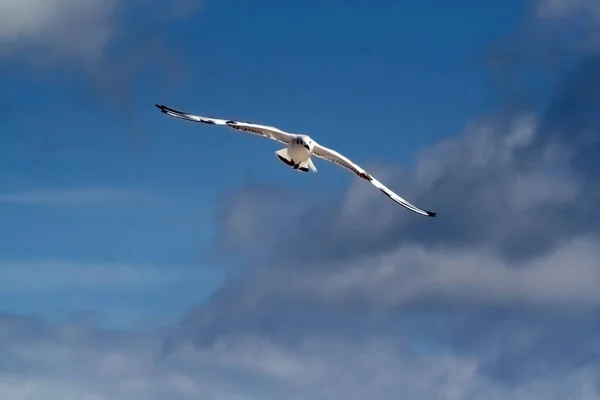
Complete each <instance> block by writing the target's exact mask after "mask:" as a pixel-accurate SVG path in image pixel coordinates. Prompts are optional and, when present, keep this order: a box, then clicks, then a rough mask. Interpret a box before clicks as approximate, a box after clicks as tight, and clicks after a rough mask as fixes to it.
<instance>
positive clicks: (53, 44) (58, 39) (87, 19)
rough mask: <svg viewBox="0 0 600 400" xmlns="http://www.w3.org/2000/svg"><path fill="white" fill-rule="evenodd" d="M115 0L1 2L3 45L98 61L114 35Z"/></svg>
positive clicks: (1, 39) (0, 23) (8, 48)
mask: <svg viewBox="0 0 600 400" xmlns="http://www.w3.org/2000/svg"><path fill="white" fill-rule="evenodd" d="M117 4H118V3H117V1H116V0H87V1H71V0H1V1H0V44H2V47H3V48H4V49H5V50H10V49H14V48H20V47H22V46H25V47H30V46H31V47H33V49H34V50H36V51H39V50H41V49H49V50H51V52H53V53H58V54H59V55H62V56H68V57H76V58H83V59H84V60H87V61H91V62H93V61H95V60H97V59H98V58H99V57H100V56H101V55H102V53H103V51H104V49H105V47H106V45H107V43H108V42H109V40H110V39H111V38H112V36H113V34H114V26H113V24H114V21H113V16H114V14H115V12H116V9H117Z"/></svg>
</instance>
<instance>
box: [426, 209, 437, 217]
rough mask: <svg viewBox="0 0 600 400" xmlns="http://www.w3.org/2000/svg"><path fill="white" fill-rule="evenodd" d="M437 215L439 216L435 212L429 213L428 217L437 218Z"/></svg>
mask: <svg viewBox="0 0 600 400" xmlns="http://www.w3.org/2000/svg"><path fill="white" fill-rule="evenodd" d="M436 215H437V213H436V212H433V211H427V216H428V217H432V218H435V216H436Z"/></svg>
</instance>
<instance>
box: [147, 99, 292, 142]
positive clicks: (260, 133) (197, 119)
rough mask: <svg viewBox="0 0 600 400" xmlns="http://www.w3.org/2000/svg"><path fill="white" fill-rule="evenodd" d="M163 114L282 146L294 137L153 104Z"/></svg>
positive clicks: (272, 128) (263, 128)
mask: <svg viewBox="0 0 600 400" xmlns="http://www.w3.org/2000/svg"><path fill="white" fill-rule="evenodd" d="M155 105H156V107H158V108H159V109H160V110H161V111H162V112H163V113H165V114H167V115H170V116H172V117H175V118H181V119H185V120H188V121H193V122H203V123H205V124H211V125H226V126H228V127H230V128H232V129H235V130H238V131H243V132H248V133H252V134H254V135H257V136H262V137H266V138H269V139H273V140H276V141H278V142H280V143H283V144H288V143H289V142H290V140H291V139H292V138H293V137H294V135H292V134H290V133H287V132H284V131H282V130H280V129H277V128H275V127H273V126H266V125H258V124H253V123H250V122H243V121H235V120H228V119H218V118H210V117H201V116H199V115H193V114H190V113H187V112H184V111H178V110H174V109H172V108H170V107H167V106H163V105H158V104H155Z"/></svg>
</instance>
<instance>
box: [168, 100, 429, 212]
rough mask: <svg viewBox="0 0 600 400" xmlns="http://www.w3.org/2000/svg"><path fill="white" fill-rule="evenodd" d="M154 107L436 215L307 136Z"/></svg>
mask: <svg viewBox="0 0 600 400" xmlns="http://www.w3.org/2000/svg"><path fill="white" fill-rule="evenodd" d="M156 107H158V108H159V109H160V110H161V111H162V112H163V113H165V114H167V115H170V116H172V117H175V118H181V119H185V120H188V121H194V122H202V123H205V124H211V125H225V126H228V127H230V128H232V129H235V130H238V131H243V132H248V133H252V134H254V135H257V136H262V137H266V138H269V139H272V140H275V141H277V142H280V143H282V144H285V145H286V147H284V148H283V149H281V150H277V151H276V152H275V154H276V155H277V157H278V158H279V160H281V162H283V163H284V164H286V165H289V166H290V167H292V168H293V169H294V170H297V171H302V172H310V171H312V172H317V168H315V165H314V164H313V162H312V157H313V156H314V157H318V158H320V159H323V160H326V161H329V162H332V163H334V164H336V165H338V166H340V167H342V168H345V169H347V170H349V171H351V172H353V173H354V174H356V175H357V176H358V177H360V178H362V179H364V180H366V181H368V182H370V183H371V184H373V186H375V187H376V188H377V189H379V190H380V191H381V192H382V193H383V194H385V195H386V196H387V197H389V198H390V199H392V200H393V201H395V202H396V203H398V204H400V205H401V206H403V207H406V208H408V209H409V210H411V211H413V212H416V213H418V214H421V215H425V216H428V217H435V216H436V215H437V213H435V212H432V211H427V210H424V209H422V208H418V207H416V206H415V205H413V204H411V203H409V202H408V201H406V200H404V199H403V198H402V197H400V196H398V195H397V194H396V193H394V192H392V191H391V190H390V189H389V188H387V187H386V186H385V185H383V184H382V183H381V182H379V181H378V180H377V179H375V178H374V177H373V176H372V175H371V174H369V173H368V172H367V171H365V170H364V169H363V168H361V167H360V166H359V165H357V164H356V163H354V162H352V161H351V160H350V159H348V158H347V157H344V156H343V155H341V154H340V153H338V152H337V151H335V150H332V149H330V148H327V147H325V146H322V145H320V144H319V143H317V142H315V141H314V140H313V139H312V138H311V137H310V136H308V135H300V134H293V133H288V132H284V131H282V130H280V129H278V128H275V127H273V126H266V125H259V124H254V123H251V122H243V121H234V120H226V119H219V118H210V117H201V116H199V115H193V114H190V113H187V112H183V111H178V110H175V109H172V108H169V107H166V106H163V105H161V106H159V105H158V104H157V105H156Z"/></svg>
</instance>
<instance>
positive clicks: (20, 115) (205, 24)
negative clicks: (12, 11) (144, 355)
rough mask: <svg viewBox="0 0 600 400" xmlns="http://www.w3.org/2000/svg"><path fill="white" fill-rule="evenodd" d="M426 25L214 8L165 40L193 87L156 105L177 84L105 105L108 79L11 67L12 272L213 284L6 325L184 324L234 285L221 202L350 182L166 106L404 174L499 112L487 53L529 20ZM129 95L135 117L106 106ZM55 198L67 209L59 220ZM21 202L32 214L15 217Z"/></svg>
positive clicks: (32, 300)
mask: <svg viewBox="0 0 600 400" xmlns="http://www.w3.org/2000/svg"><path fill="white" fill-rule="evenodd" d="M432 7H433V4H432V3H429V4H428V3H420V4H416V3H415V4H413V5H410V6H409V7H406V6H405V5H401V4H398V3H395V2H387V1H382V2H379V3H377V4H371V5H369V4H367V3H366V2H329V3H320V2H303V3H299V4H295V5H293V4H289V5H278V4H277V3H275V2H270V1H264V2H255V3H253V4H252V5H249V4H245V3H243V2H239V1H238V2H236V1H229V2H219V3H207V4H206V5H205V6H204V7H203V9H202V11H200V12H198V13H196V14H193V15H192V16H190V17H189V19H188V20H185V21H174V22H172V23H171V25H170V26H169V27H168V29H167V30H166V31H165V35H164V37H163V38H162V40H163V41H164V46H165V47H169V48H170V47H171V46H173V47H174V48H175V49H176V50H175V51H176V52H177V56H178V58H179V60H178V61H179V62H180V63H181V64H182V65H184V66H185V72H186V73H185V78H182V79H181V80H182V81H183V82H182V83H179V84H175V86H176V87H175V88H172V89H170V90H168V91H164V90H161V86H162V85H163V84H165V83H169V82H164V81H165V80H170V79H172V78H171V77H170V76H169V75H170V74H171V72H170V71H167V76H165V74H164V71H160V70H158V71H157V68H154V67H153V66H152V65H142V66H140V67H138V69H137V70H136V71H135V72H134V73H132V74H131V76H129V77H128V79H127V80H126V81H125V82H124V86H122V87H118V88H116V89H114V90H115V92H116V93H115V94H114V95H112V94H110V95H109V99H107V96H105V95H104V94H103V93H101V92H100V89H98V88H94V86H95V85H94V84H91V83H90V80H91V79H97V77H95V76H93V77H91V78H90V76H89V75H86V71H85V70H83V71H82V70H78V69H76V67H74V66H72V65H65V64H61V63H58V64H52V65H50V66H48V67H44V68H43V70H41V71H37V72H35V73H34V72H31V71H30V70H28V69H26V68H25V69H24V68H23V65H22V62H17V61H15V62H13V63H11V62H7V63H6V66H5V67H4V68H3V73H2V78H1V79H2V87H3V88H4V91H7V92H8V98H7V96H6V95H5V102H6V103H7V104H6V105H5V107H4V109H5V115H3V121H4V122H3V124H4V126H5V128H4V129H3V134H2V144H3V145H2V149H1V150H0V151H2V154H1V162H2V171H4V172H3V174H2V175H3V176H2V178H3V179H2V182H3V183H2V192H3V193H4V194H5V196H8V198H6V199H5V201H3V204H2V210H3V211H2V213H3V220H4V221H5V223H3V224H2V228H0V238H1V239H2V240H1V241H0V242H1V243H2V245H1V246H2V248H1V250H2V251H1V253H2V254H3V258H4V259H5V260H6V262H8V263H10V262H13V261H23V262H24V261H36V262H39V261H44V260H48V259H50V260H69V261H72V262H81V263H83V264H87V263H119V264H126V265H130V264H137V263H145V264H151V265H156V266H158V267H160V268H164V270H165V271H164V273H165V275H167V276H169V275H177V274H184V272H179V269H178V268H185V270H186V271H187V269H191V270H192V271H194V274H198V276H199V277H200V278H199V279H201V280H203V281H204V279H202V276H203V275H204V274H206V277H207V278H206V282H204V283H203V284H200V287H199V288H198V287H197V286H192V287H188V288H185V289H184V290H185V291H187V292H189V294H188V295H186V296H176V297H174V296H173V295H172V290H173V289H172V288H169V287H165V288H161V291H160V293H156V292H153V293H151V294H148V295H149V297H151V298H152V300H149V299H145V300H144V301H142V302H139V301H137V300H136V297H137V295H127V294H120V295H118V296H117V299H120V300H116V299H115V294H114V293H112V292H111V290H110V289H106V290H103V292H104V293H103V294H93V293H89V294H86V293H85V292H84V293H80V292H79V291H78V292H74V293H70V292H63V293H60V294H58V296H54V295H53V296H52V297H51V299H50V300H48V299H47V298H45V297H46V294H44V293H42V294H41V296H39V297H38V296H33V297H32V296H31V294H29V293H27V294H26V295H25V299H23V298H21V297H18V296H17V295H12V294H11V295H9V296H10V297H9V298H7V299H4V301H2V302H1V303H2V307H3V309H4V310H6V311H15V310H18V311H20V312H32V311H33V312H40V313H42V315H44V316H47V315H52V316H58V315H61V314H62V315H63V316H64V315H65V314H68V313H69V312H73V311H78V310H77V309H75V308H79V307H81V306H85V305H86V304H89V305H88V307H91V308H93V310H94V311H98V312H100V313H108V314H111V313H113V312H115V309H119V310H123V309H126V310H128V312H130V313H132V314H134V315H136V314H140V313H141V314H146V313H149V312H152V311H151V310H152V308H153V307H148V303H147V302H148V301H151V303H152V304H161V305H160V306H158V305H157V306H156V307H157V309H156V312H158V313H172V312H181V311H182V309H184V308H185V307H187V306H189V303H190V302H195V301H199V300H201V299H202V298H203V297H204V296H205V295H206V293H207V292H208V291H211V290H213V289H214V287H215V285H216V284H218V282H219V280H220V279H221V278H222V276H224V275H225V274H226V272H224V270H225V271H226V269H225V268H222V266H219V265H211V264H209V262H208V261H204V260H203V258H204V257H203V255H204V254H205V252H206V249H207V248H210V246H211V243H212V242H211V241H212V239H213V236H214V235H213V232H214V231H215V212H216V209H217V203H218V202H219V198H220V194H221V193H223V192H225V191H227V190H228V189H230V188H232V187H237V186H239V185H241V184H242V182H244V180H246V179H253V180H257V181H259V182H283V181H285V182H286V184H288V185H292V186H295V185H300V186H302V187H304V188H306V189H305V190H310V191H314V190H315V189H316V188H318V189H317V190H318V191H325V192H327V191H328V190H330V189H328V185H329V184H333V186H334V187H335V189H331V190H338V189H339V188H340V187H341V186H340V185H342V184H343V185H346V184H347V183H348V182H349V181H350V180H351V179H352V177H351V176H350V175H347V174H346V172H345V171H337V170H336V169H335V168H333V167H331V166H329V165H323V166H322V167H321V168H320V172H321V173H320V174H318V175H317V176H311V177H306V176H301V177H298V176H296V174H291V173H290V172H289V171H288V170H286V168H284V167H283V166H282V165H279V163H278V161H277V160H276V159H275V158H274V157H273V156H272V154H271V153H272V152H273V151H275V150H277V148H276V145H275V146H274V145H273V143H263V142H261V141H255V140H253V139H252V138H249V137H245V136H243V135H238V134H236V133H232V132H229V131H227V130H223V129H219V128H213V127H205V126H195V125H193V124H186V123H181V122H180V121H176V120H171V119H168V118H165V117H164V116H163V115H162V114H160V113H158V112H157V110H156V109H155V108H154V106H153V105H154V103H161V104H167V105H173V106H174V107H178V108H182V109H184V110H189V111H193V112H196V113H200V114H205V115H209V116H216V117H226V118H240V119H245V120H253V121H257V122H263V123H268V124H272V125H276V126H279V127H281V128H282V129H287V130H291V131H298V132H306V133H308V134H311V135H313V136H314V137H315V138H318V139H319V140H321V141H322V142H323V143H326V144H330V145H331V146H337V148H338V149H340V151H343V152H345V153H346V154H348V155H349V156H350V157H352V158H354V159H355V160H357V162H361V163H365V165H369V164H374V163H389V164H394V165H410V164H411V163H412V161H413V158H412V157H413V155H414V153H415V152H416V151H417V150H418V149H419V148H421V147H423V146H425V145H427V144H431V143H432V142H435V141H437V140H439V139H440V138H441V137H444V136H448V135H453V134H455V133H456V132H458V131H460V130H461V129H462V128H463V127H464V126H465V124H466V122H467V121H468V120H469V118H470V117H471V116H473V115H479V114H481V113H482V112H483V111H485V110H486V109H488V108H489V107H490V104H491V103H492V102H493V98H492V96H490V93H489V91H487V90H486V88H487V86H488V77H487V76H486V73H485V71H484V70H483V68H482V66H483V63H482V61H481V60H480V58H481V52H482V49H483V48H484V47H485V46H486V45H487V44H488V43H489V42H490V41H491V40H494V39H495V38H496V37H498V36H499V35H502V34H504V33H505V32H506V31H508V30H509V29H510V28H511V27H512V26H514V25H515V23H516V21H517V20H518V18H519V17H520V15H521V13H522V12H523V10H522V8H523V6H522V5H521V4H519V2H512V3H511V2H509V3H506V4H505V5H503V6H502V7H495V8H488V7H487V6H483V5H482V4H481V3H480V2H474V1H472V2H470V3H468V4H467V3H465V4H464V5H461V6H460V7H457V8H445V9H443V10H439V11H438V12H435V11H433V12H432ZM140 13H141V11H139V10H133V11H132V12H131V13H130V14H128V15H127V16H126V17H123V18H125V19H124V21H123V22H122V23H124V24H129V25H132V26H133V28H131V29H133V30H135V31H140V32H148V31H150V30H151V29H152V28H151V27H150V26H148V25H149V24H150V23H151V21H153V20H152V19H151V18H147V19H146V18H141V17H140ZM148 20H149V21H148ZM138 25H139V26H138ZM115 57H117V56H115ZM119 57H120V55H119ZM124 57H127V56H126V55H125V56H124ZM126 60H127V59H126ZM38 62H40V63H42V62H43V61H38ZM108 62H110V63H111V64H110V65H113V66H117V65H119V62H120V60H119V59H116V58H115V59H112V60H110V61H107V64H108ZM111 72H113V71H111ZM104 73H105V72H104V71H99V72H96V71H94V72H92V74H100V78H103V77H104V75H102V74H104ZM124 94H127V95H128V96H130V98H131V100H130V104H129V105H126V106H123V105H122V104H121V103H122V101H121V100H123V99H122V98H121V99H119V100H112V99H111V97H115V96H119V97H121V96H124ZM449 99H451V101H449ZM3 114H4V113H3ZM131 120H133V121H134V124H135V128H134V129H136V131H134V132H132V131H131V125H130V124H129V121H131ZM240 136H241V137H240ZM225 159H227V160H228V161H225ZM237 160H239V161H237ZM307 178H310V179H307ZM336 181H340V182H343V183H342V184H340V185H338V184H337V183H336ZM90 187H91V189H89V188H90ZM86 190H96V191H97V192H98V193H96V192H94V191H92V192H91V193H89V195H88V196H87V197H96V196H98V195H100V196H102V195H101V193H102V192H103V191H107V192H109V193H106V195H105V196H104V197H106V198H105V199H104V200H102V199H97V201H95V202H93V204H87V197H86V195H83V196H82V197H83V198H81V199H78V198H77V197H78V196H77V193H79V192H80V191H86ZM56 192H61V193H63V196H64V197H65V199H66V201H72V204H64V205H60V204H58V205H56V204H50V203H51V202H52V201H51V196H52V195H53V193H56ZM65 192H66V193H65ZM69 192H71V194H69ZM22 193H30V196H31V197H37V202H36V203H29V202H27V201H22V200H21V201H20V200H19V199H18V198H15V199H14V200H13V201H10V196H11V195H13V196H14V195H19V194H22ZM321 196H323V195H321ZM325 196H326V195H325ZM325 196H323V197H325ZM45 197H47V199H45ZM69 197H72V199H71V200H69V199H68V198H69ZM113 197H115V198H114V199H113ZM311 197H318V195H317V194H316V193H315V194H314V195H311ZM113 200H114V201H113ZM44 203H47V204H44ZM77 203H80V204H77ZM432 206H433V205H432ZM205 271H206V272H205ZM185 273H187V272H185ZM65 290H68V289H65ZM144 295H145V294H144ZM13 296H17V297H13ZM181 297H183V299H182V298H181ZM42 298H44V300H43V301H42V300H41V299H42Z"/></svg>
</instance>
